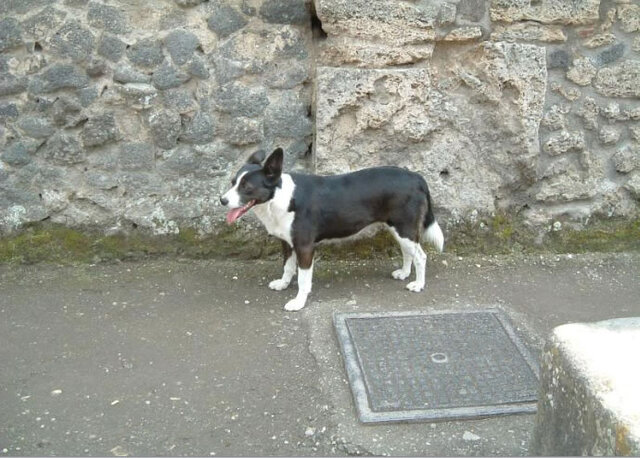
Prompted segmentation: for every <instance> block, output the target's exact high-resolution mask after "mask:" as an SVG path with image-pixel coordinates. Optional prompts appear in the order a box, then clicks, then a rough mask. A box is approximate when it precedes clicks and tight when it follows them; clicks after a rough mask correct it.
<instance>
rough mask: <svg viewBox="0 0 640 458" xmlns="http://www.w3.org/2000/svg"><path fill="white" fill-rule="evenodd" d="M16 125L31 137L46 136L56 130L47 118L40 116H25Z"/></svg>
mask: <svg viewBox="0 0 640 458" xmlns="http://www.w3.org/2000/svg"><path fill="white" fill-rule="evenodd" d="M16 125H17V126H18V128H20V130H21V131H22V132H23V133H24V134H25V135H27V136H28V137H32V138H47V137H50V136H51V135H52V134H53V133H54V132H55V130H56V129H55V127H53V126H52V125H51V122H50V121H49V120H48V119H46V118H42V117H40V116H25V117H23V118H21V119H20V120H19V121H18V122H17V123H16Z"/></svg>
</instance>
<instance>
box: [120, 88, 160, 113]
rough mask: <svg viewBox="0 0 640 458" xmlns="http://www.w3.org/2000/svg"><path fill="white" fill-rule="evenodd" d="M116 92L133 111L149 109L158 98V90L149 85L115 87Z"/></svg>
mask: <svg viewBox="0 0 640 458" xmlns="http://www.w3.org/2000/svg"><path fill="white" fill-rule="evenodd" d="M115 89H116V91H117V92H118V93H119V94H120V95H121V96H122V97H124V98H125V99H126V101H127V102H126V103H130V104H131V108H133V109H134V110H147V109H149V108H151V107H152V106H153V104H154V102H155V100H156V99H157V97H158V90H157V89H156V88H155V87H153V86H152V85H150V84H145V83H127V84H123V85H116V88H115Z"/></svg>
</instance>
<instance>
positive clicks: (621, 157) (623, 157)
mask: <svg viewBox="0 0 640 458" xmlns="http://www.w3.org/2000/svg"><path fill="white" fill-rule="evenodd" d="M611 160H612V161H613V165H614V166H615V168H616V171H617V172H620V173H629V172H631V171H633V170H636V169H640V147H637V146H625V147H624V148H621V149H619V150H618V151H616V153H615V154H614V155H613V156H612V157H611Z"/></svg>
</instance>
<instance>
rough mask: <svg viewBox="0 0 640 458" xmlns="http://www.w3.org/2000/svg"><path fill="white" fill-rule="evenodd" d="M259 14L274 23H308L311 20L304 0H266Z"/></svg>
mask: <svg viewBox="0 0 640 458" xmlns="http://www.w3.org/2000/svg"><path fill="white" fill-rule="evenodd" d="M259 15H260V17H261V18H262V19H264V20H265V21H266V22H271V23H274V24H307V23H309V22H310V21H311V16H310V15H309V10H308V9H307V5H306V2H305V1H304V0H265V1H264V2H262V5H261V6H260V10H259Z"/></svg>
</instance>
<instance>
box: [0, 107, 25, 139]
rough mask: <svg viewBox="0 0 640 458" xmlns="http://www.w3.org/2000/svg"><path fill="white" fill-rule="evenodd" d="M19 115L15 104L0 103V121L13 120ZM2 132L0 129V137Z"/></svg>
mask: <svg viewBox="0 0 640 458" xmlns="http://www.w3.org/2000/svg"><path fill="white" fill-rule="evenodd" d="M19 114H20V111H19V110H18V106H17V105H16V104H15V103H0V121H4V120H5V119H15V118H17V117H18V115H19ZM1 134H2V130H1V129H0V135H1Z"/></svg>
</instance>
